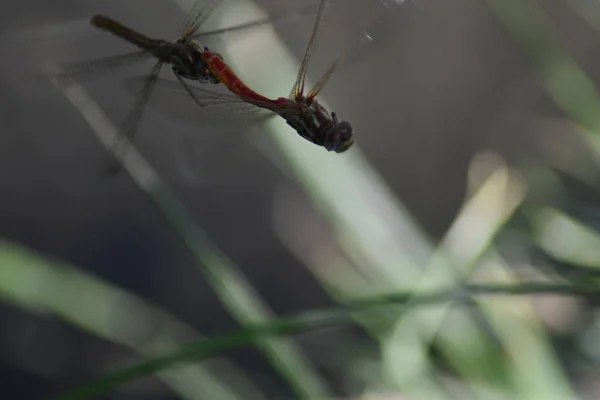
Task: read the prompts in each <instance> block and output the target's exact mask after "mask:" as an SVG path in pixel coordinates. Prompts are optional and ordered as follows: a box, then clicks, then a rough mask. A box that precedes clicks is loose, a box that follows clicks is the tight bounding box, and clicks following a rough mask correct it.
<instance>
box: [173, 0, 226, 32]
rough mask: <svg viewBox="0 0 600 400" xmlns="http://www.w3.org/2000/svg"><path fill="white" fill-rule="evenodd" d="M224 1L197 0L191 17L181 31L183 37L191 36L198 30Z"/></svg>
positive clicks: (190, 14)
mask: <svg viewBox="0 0 600 400" xmlns="http://www.w3.org/2000/svg"><path fill="white" fill-rule="evenodd" d="M221 3H223V0H211V1H206V0H196V3H194V5H193V6H192V9H191V10H190V13H189V18H188V20H187V21H186V23H185V24H184V26H183V29H182V31H181V37H182V38H189V37H191V36H192V35H194V34H195V33H197V32H198V29H200V27H201V26H202V25H203V24H204V22H206V20H207V19H208V18H209V17H210V16H211V14H212V13H213V12H214V11H215V9H216V8H217V7H218V6H219V5H220V4H221Z"/></svg>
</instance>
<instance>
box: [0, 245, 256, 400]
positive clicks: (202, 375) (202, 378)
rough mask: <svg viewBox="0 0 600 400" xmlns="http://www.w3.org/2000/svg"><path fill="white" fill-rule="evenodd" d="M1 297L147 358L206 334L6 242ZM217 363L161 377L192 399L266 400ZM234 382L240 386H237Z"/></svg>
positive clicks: (1, 252) (0, 258)
mask: <svg viewBox="0 0 600 400" xmlns="http://www.w3.org/2000/svg"><path fill="white" fill-rule="evenodd" d="M0 300H2V301H4V302H8V303H10V304H13V305H15V306H17V307H19V308H21V309H24V310H28V311H30V312H33V313H51V314H54V315H56V316H57V317H59V318H61V319H62V320H64V321H65V322H67V323H69V324H71V325H74V326H76V327H77V328H79V329H82V330H84V331H87V332H89V333H90V334H92V335H94V336H96V337H99V338H102V339H104V340H107V341H110V342H112V343H115V344H117V345H121V346H124V347H126V348H129V349H132V350H134V351H136V352H139V353H141V354H144V355H146V356H153V355H155V354H160V353H164V352H165V351H170V349H172V348H174V347H176V346H177V343H179V342H182V341H187V340H191V339H193V338H198V337H200V335H199V334H198V333H197V332H196V331H194V329H193V328H192V327H191V326H189V325H187V324H185V323H183V322H181V321H179V320H177V318H175V317H174V316H173V315H171V314H170V313H168V312H166V311H164V310H162V309H160V308H159V307H156V306H153V305H151V304H150V303H149V302H147V301H146V300H144V299H142V298H139V297H137V296H136V295H134V294H132V293H129V292H127V291H125V290H122V289H120V288H118V287H115V286H114V285H112V284H110V283H108V282H105V281H103V280H101V279H100V278H97V277H94V276H92V275H89V274H87V273H85V272H83V271H81V270H79V269H77V268H75V267H72V266H70V265H67V264H65V263H60V262H57V261H53V260H50V259H48V258H45V257H43V256H41V255H40V254H38V253H36V252H34V251H31V250H29V249H27V248H25V247H24V246H20V245H17V244H13V243H10V242H2V241H0ZM121 310H125V311H123V312H119V311H121ZM132 315H134V316H135V317H132ZM149 327H151V329H149ZM149 332H151V334H150V333H149ZM215 361H218V362H214V363H213V362H211V363H209V364H205V365H189V366H186V368H183V369H178V370H177V371H170V370H164V371H161V373H160V374H159V378H160V379H162V380H163V381H165V383H166V384H167V385H169V386H170V387H171V388H172V389H173V390H174V391H175V392H177V393H178V394H179V395H181V396H182V397H183V398H186V399H190V400H192V399H196V400H200V399H205V398H207V397H212V398H219V399H228V400H236V399H239V397H238V396H237V395H236V389H237V390H238V391H239V393H244V397H243V398H244V399H246V398H251V399H264V396H263V395H262V394H261V393H260V391H259V390H258V389H257V388H256V387H254V385H253V384H252V383H251V382H249V380H248V379H247V378H245V377H244V374H243V372H241V371H239V370H236V368H235V367H234V366H233V365H232V364H230V363H228V362H225V360H215ZM220 376H227V377H229V379H228V381H227V383H225V382H221V379H220ZM232 381H235V382H237V383H238V384H239V385H235V386H234V385H231V382H232Z"/></svg>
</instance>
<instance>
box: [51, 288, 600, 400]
mask: <svg viewBox="0 0 600 400" xmlns="http://www.w3.org/2000/svg"><path fill="white" fill-rule="evenodd" d="M547 293H560V294H572V295H580V294H594V293H600V282H597V283H590V282H586V283H584V284H581V285H572V284H544V283H523V284H519V285H516V284H515V285H513V284H504V285H502V284H492V285H466V286H464V287H463V288H461V289H460V290H456V289H455V288H448V289H444V290H439V291H435V292H431V293H423V294H419V295H414V294H413V293H411V292H400V293H390V294H387V295H385V296H378V297H375V298H370V299H362V300H359V301H356V302H353V303H349V304H348V305H347V306H340V307H333V308H328V309H322V310H316V311H308V312H303V313H299V314H296V315H292V316H289V317H282V318H279V319H277V320H274V321H272V322H269V323H264V324H260V325H256V326H253V327H247V328H245V329H243V330H240V331H237V332H233V333H230V334H225V335H220V336H217V337H214V338H209V339H204V340H201V341H198V342H193V343H190V344H185V345H182V346H180V347H179V348H178V349H177V350H175V351H172V352H169V353H167V354H165V355H163V356H158V357H155V358H152V359H149V360H147V361H144V362H141V363H138V364H136V365H134V366H132V367H129V368H124V369H122V370H119V371H116V372H114V373H111V374H107V375H104V376H103V377H101V378H100V379H98V380H96V381H94V382H91V383H90V384H88V385H83V386H81V387H79V388H76V389H75V390H73V391H71V392H68V393H65V394H62V395H61V396H58V397H56V398H55V399H54V400H74V399H84V398H87V397H89V396H91V395H98V394H101V393H104V392H107V391H109V390H111V389H112V388H113V387H115V386H118V385H121V384H124V383H127V382H130V381H133V380H136V379H139V378H142V377H145V376H147V375H151V374H154V373H157V372H159V371H161V370H163V369H166V368H171V367H173V366H175V365H178V364H188V363H196V362H198V361H202V360H206V359H208V358H211V357H215V356H218V355H222V354H223V353H225V352H227V351H230V350H232V349H236V348H240V347H245V346H250V345H256V344H257V343H260V342H261V341H262V340H263V339H264V338H265V337H267V336H290V335H295V334H299V333H303V332H309V331H314V330H318V329H324V328H331V327H336V326H341V325H346V324H350V323H353V321H354V319H355V318H356V315H357V314H358V315H360V316H362V317H364V318H368V319H370V320H371V321H372V322H376V321H377V320H378V319H380V318H381V316H382V314H381V313H380V312H381V311H382V310H385V309H390V308H394V309H407V308H417V307H427V306H431V305H435V304H438V303H445V302H451V301H454V302H458V303H462V302H466V303H468V302H470V296H485V295H494V296H508V295H511V296H512V295H528V294H533V295H536V294H547Z"/></svg>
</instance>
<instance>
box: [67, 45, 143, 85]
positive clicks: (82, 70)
mask: <svg viewBox="0 0 600 400" xmlns="http://www.w3.org/2000/svg"><path fill="white" fill-rule="evenodd" d="M152 58H153V57H152V55H151V54H150V53H147V52H145V51H133V52H130V53H124V54H117V55H114V56H108V57H101V58H96V59H93V60H86V61H74V62H70V63H66V64H64V65H63V66H62V67H61V69H62V70H63V71H64V72H63V73H61V74H60V75H59V77H66V76H70V77H73V78H78V79H79V78H83V77H85V76H88V75H96V74H100V73H103V72H113V71H115V70H118V69H120V68H124V67H128V66H131V65H135V64H138V63H140V62H143V61H148V60H150V59H152Z"/></svg>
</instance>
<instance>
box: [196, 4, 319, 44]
mask: <svg viewBox="0 0 600 400" xmlns="http://www.w3.org/2000/svg"><path fill="white" fill-rule="evenodd" d="M314 14H315V7H314V6H305V7H301V8H299V9H298V10H294V11H290V12H286V13H281V14H277V15H273V16H270V17H265V18H262V19H259V20H256V21H250V22H245V23H242V24H239V25H234V26H230V27H227V28H220V29H215V30H212V31H206V32H196V33H194V34H192V35H190V36H189V37H190V38H191V39H204V38H208V37H211V36H217V35H222V34H226V33H246V32H249V31H252V29H255V28H260V27H261V26H281V25H286V24H291V23H298V22H300V21H305V20H304V19H303V18H304V17H306V16H309V15H314Z"/></svg>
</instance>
